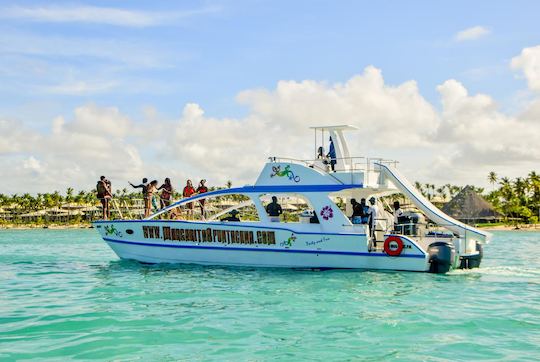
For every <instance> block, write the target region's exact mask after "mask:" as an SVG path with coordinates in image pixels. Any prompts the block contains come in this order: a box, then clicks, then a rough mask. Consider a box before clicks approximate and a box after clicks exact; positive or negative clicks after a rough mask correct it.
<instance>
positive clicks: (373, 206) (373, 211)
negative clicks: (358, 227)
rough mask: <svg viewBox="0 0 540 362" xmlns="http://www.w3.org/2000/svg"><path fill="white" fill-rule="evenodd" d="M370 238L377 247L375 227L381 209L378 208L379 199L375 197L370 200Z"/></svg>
mask: <svg viewBox="0 0 540 362" xmlns="http://www.w3.org/2000/svg"><path fill="white" fill-rule="evenodd" d="M369 203H370V206H369V209H368V215H369V236H370V237H371V239H372V240H373V246H374V247H377V240H375V225H376V223H377V219H378V217H379V207H378V206H377V199H376V198H375V197H374V196H371V197H370V198H369Z"/></svg>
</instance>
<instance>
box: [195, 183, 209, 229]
mask: <svg viewBox="0 0 540 362" xmlns="http://www.w3.org/2000/svg"><path fill="white" fill-rule="evenodd" d="M205 184H206V180H205V179H202V180H201V181H200V182H199V187H197V190H196V192H197V193H198V194H204V193H205V192H208V187H206V185H205ZM204 203H205V199H201V200H199V207H200V208H201V217H202V219H203V220H204V219H205V218H206V214H205V210H204Z"/></svg>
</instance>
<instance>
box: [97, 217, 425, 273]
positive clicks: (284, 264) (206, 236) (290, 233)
mask: <svg viewBox="0 0 540 362" xmlns="http://www.w3.org/2000/svg"><path fill="white" fill-rule="evenodd" d="M248 224H251V225H248ZM95 226H96V228H98V230H99V231H100V234H101V235H102V237H103V239H104V240H105V241H106V242H107V243H108V245H109V246H110V247H111V249H112V250H113V251H114V252H115V253H116V254H117V255H118V256H119V257H120V258H122V259H131V260H137V261H140V262H144V263H181V264H200V265H229V266H251V267H272V268H321V269H326V268H346V269H380V270H405V271H428V270H429V262H428V256H427V254H426V253H425V252H424V251H423V250H422V249H421V248H420V247H419V246H418V245H417V244H416V243H415V242H414V241H413V240H410V239H408V238H404V239H403V242H404V244H405V247H404V249H403V252H402V253H401V254H400V255H399V256H397V257H391V256H388V255H387V254H386V253H384V252H383V251H382V250H380V248H379V250H377V251H373V252H369V251H368V245H367V238H366V235H365V234H364V233H362V232H355V233H322V232H320V231H316V230H315V231H314V230H313V229H314V228H316V227H317V226H316V225H309V224H308V225H305V224H287V227H282V226H280V227H273V226H272V225H261V224H260V223H249V222H243V223H222V222H214V223H206V222H188V221H168V220H152V221H150V220H145V221H111V222H106V221H100V222H96V223H95Z"/></svg>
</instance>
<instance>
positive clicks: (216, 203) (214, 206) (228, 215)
mask: <svg viewBox="0 0 540 362" xmlns="http://www.w3.org/2000/svg"><path fill="white" fill-rule="evenodd" d="M194 206H195V210H194V218H195V219H197V220H214V221H219V220H222V221H224V222H227V221H235V219H236V218H237V219H239V220H240V221H259V214H258V213H257V209H256V208H255V205H254V204H253V201H251V199H250V198H249V197H247V196H245V195H240V194H230V195H221V196H217V197H212V198H208V199H205V201H204V216H203V215H202V214H201V206H200V204H199V203H196V205H194ZM184 212H186V208H184Z"/></svg>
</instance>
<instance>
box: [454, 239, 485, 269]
mask: <svg viewBox="0 0 540 362" xmlns="http://www.w3.org/2000/svg"><path fill="white" fill-rule="evenodd" d="M476 251H477V252H478V254H476V255H467V256H462V257H461V263H460V265H459V268H460V269H472V268H479V267H480V263H481V262H482V257H483V256H484V249H483V248H482V245H481V244H479V243H476Z"/></svg>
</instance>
